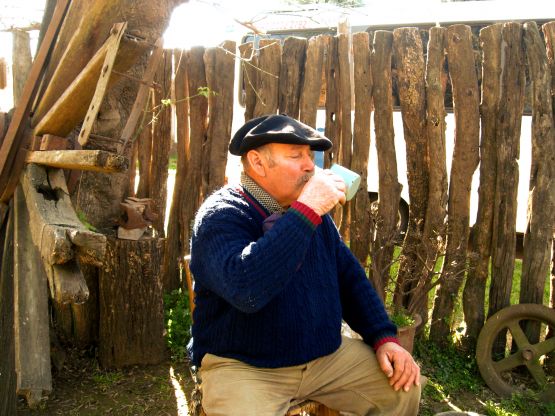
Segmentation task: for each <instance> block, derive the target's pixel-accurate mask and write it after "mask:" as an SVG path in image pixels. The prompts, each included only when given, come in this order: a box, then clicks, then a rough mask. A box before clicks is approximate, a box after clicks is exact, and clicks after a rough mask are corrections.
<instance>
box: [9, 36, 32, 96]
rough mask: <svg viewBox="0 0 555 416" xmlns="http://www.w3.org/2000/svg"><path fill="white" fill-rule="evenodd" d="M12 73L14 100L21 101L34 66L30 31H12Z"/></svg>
mask: <svg viewBox="0 0 555 416" xmlns="http://www.w3.org/2000/svg"><path fill="white" fill-rule="evenodd" d="M12 36H13V49H12V74H13V102H14V105H17V103H19V100H20V99H21V96H22V94H23V89H24V87H25V81H26V80H27V78H28V77H29V71H30V69H31V66H32V61H33V58H32V57H31V38H30V36H29V33H28V32H26V31H23V30H18V29H15V30H13V31H12Z"/></svg>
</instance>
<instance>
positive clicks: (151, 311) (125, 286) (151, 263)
mask: <svg viewBox="0 0 555 416" xmlns="http://www.w3.org/2000/svg"><path fill="white" fill-rule="evenodd" d="M165 245H166V240H165V239H156V238H153V239H146V240H139V241H130V240H119V239H113V238H108V241H107V247H106V258H105V261H104V265H103V268H102V270H101V272H100V276H99V293H100V295H99V304H100V329H99V333H100V339H99V349H98V358H99V361H100V364H101V365H102V367H104V368H121V367H125V366H131V365H136V364H141V365H146V364H158V363H160V362H162V361H163V360H164V359H165V358H166V344H165V340H164V305H163V296H162V295H163V287H162V276H161V273H160V270H161V264H162V259H163V256H164V250H165Z"/></svg>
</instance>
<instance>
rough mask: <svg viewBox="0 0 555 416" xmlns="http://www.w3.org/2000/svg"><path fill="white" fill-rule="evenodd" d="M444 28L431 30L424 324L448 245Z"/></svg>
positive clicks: (417, 296) (417, 300)
mask: <svg viewBox="0 0 555 416" xmlns="http://www.w3.org/2000/svg"><path fill="white" fill-rule="evenodd" d="M445 32H446V29H445V28H441V27H433V28H431V29H430V39H429V41H428V48H427V51H428V52H427V56H428V59H427V62H426V106H427V108H426V112H427V115H426V129H427V134H428V159H429V169H430V174H429V182H428V183H429V188H428V189H429V191H428V202H427V207H426V217H425V218H426V219H425V223H424V231H423V236H422V244H423V246H422V249H423V251H424V258H423V259H424V260H423V262H424V269H423V270H422V272H421V273H422V276H423V277H422V279H421V280H420V282H419V284H418V286H417V287H416V288H415V289H414V292H413V295H412V296H413V297H412V302H411V303H412V306H410V307H409V309H411V310H412V311H416V312H417V313H419V314H420V316H421V317H422V320H423V321H424V322H426V321H427V317H428V308H427V306H428V292H429V291H430V289H431V287H432V284H433V283H432V278H433V277H434V266H435V264H436V260H437V257H438V255H439V254H440V253H442V250H443V244H444V242H445V216H446V214H447V167H446V151H445V116H446V112H445V104H444V95H445V92H444V89H443V86H444V80H445V78H446V77H447V74H446V72H445V70H444V64H445Z"/></svg>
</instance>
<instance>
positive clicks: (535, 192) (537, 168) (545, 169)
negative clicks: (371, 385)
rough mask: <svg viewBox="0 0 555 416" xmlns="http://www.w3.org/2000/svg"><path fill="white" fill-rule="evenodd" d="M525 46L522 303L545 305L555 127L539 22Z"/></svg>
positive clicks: (527, 29) (535, 330) (534, 332)
mask: <svg viewBox="0 0 555 416" xmlns="http://www.w3.org/2000/svg"><path fill="white" fill-rule="evenodd" d="M524 45H525V47H526V58H527V62H528V73H529V74H530V79H531V81H532V163H531V171H530V194H529V198H528V226H527V227H526V234H525V235H524V257H523V260H522V277H521V280H520V303H538V304H540V305H541V304H543V292H544V288H545V284H546V280H547V276H548V274H549V266H550V263H551V244H552V243H553V231H554V229H553V227H554V225H555V221H554V219H555V217H554V216H553V211H554V210H555V185H554V184H555V160H554V157H555V126H554V125H553V108H552V96H551V94H550V93H549V91H550V88H551V85H552V80H551V73H550V70H549V65H548V62H547V55H546V50H545V45H544V43H543V41H542V39H541V37H540V32H539V30H538V26H537V25H536V23H535V22H527V23H525V24H524ZM539 331H540V327H539V326H538V325H534V326H533V327H532V326H528V327H527V333H528V335H529V338H528V339H530V340H531V342H537V341H538V338H539Z"/></svg>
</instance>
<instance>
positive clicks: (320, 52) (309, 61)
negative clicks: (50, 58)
mask: <svg viewBox="0 0 555 416" xmlns="http://www.w3.org/2000/svg"><path fill="white" fill-rule="evenodd" d="M324 50H325V40H324V37H323V35H318V36H313V37H311V38H310V39H309V40H308V45H307V50H306V60H305V65H304V79H303V86H302V89H301V98H300V102H299V120H300V121H301V122H303V123H305V124H307V125H309V126H311V127H314V128H316V113H317V111H318V104H319V100H320V93H321V91H322V74H323V68H324Z"/></svg>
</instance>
